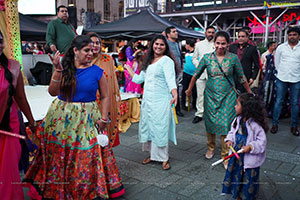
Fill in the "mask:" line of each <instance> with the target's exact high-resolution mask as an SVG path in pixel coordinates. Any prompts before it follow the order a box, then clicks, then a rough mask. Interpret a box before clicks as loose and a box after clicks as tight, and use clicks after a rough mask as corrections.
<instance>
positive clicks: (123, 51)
mask: <svg viewBox="0 0 300 200" xmlns="http://www.w3.org/2000/svg"><path fill="white" fill-rule="evenodd" d="M127 47H128V45H124V46H123V47H122V48H121V49H120V52H119V55H118V60H119V61H124V62H126V61H127V56H126V49H127Z"/></svg>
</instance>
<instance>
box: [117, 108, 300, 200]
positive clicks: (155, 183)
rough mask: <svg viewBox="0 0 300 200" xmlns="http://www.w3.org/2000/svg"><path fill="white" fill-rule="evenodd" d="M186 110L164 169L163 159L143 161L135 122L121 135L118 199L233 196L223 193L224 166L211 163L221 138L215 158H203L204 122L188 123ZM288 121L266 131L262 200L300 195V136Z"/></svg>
mask: <svg viewBox="0 0 300 200" xmlns="http://www.w3.org/2000/svg"><path fill="white" fill-rule="evenodd" d="M184 114H185V117H183V118H179V124H178V125H177V129H176V134H177V143H178V145H174V144H173V143H171V144H170V147H169V154H170V164H171V167H172V168H171V169H170V170H168V171H164V170H162V168H161V163H154V162H153V163H150V164H147V165H142V164H141V161H142V160H143V159H144V158H145V157H147V156H148V153H147V152H142V151H141V144H140V143H138V136H137V135H138V124H133V125H132V126H131V127H130V129H129V130H128V131H127V132H126V133H121V134H120V140H121V145H119V146H118V147H115V148H114V153H115V156H116V159H117V164H118V167H119V170H120V172H121V176H122V178H123V183H124V186H125V195H124V196H123V197H121V198H118V200H121V199H122V200H123V199H124V200H141V199H143V200H160V199H162V200H179V199H182V200H187V199H189V200H191V199H195V200H196V199H197V200H198V199H232V198H231V197H228V196H221V190H222V185H221V184H222V181H223V178H224V175H225V169H224V168H223V165H222V164H220V165H218V166H216V167H214V168H212V167H211V163H213V162H214V161H216V160H218V159H220V157H221V152H220V140H219V137H217V138H218V139H217V151H216V152H215V156H214V158H213V159H212V160H206V159H205V157H204V154H205V152H206V150H207V149H206V136H205V127H204V122H203V121H201V122H200V123H198V124H192V123H191V121H192V119H193V117H194V112H193V110H192V111H191V112H190V113H188V112H185V113H184ZM289 120H290V119H282V120H280V124H279V131H278V133H277V134H275V135H274V134H271V133H268V134H267V138H268V145H267V158H266V160H265V162H264V164H263V166H262V167H261V169H260V181H261V185H260V192H259V198H258V199H260V200H262V199H267V200H269V199H270V200H271V199H272V200H281V199H282V200H285V199H288V200H296V199H298V200H299V199H300V137H295V136H293V135H292V134H291V133H290V127H289ZM270 122H271V121H270ZM270 125H271V124H270Z"/></svg>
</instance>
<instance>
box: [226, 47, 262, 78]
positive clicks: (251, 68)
mask: <svg viewBox="0 0 300 200" xmlns="http://www.w3.org/2000/svg"><path fill="white" fill-rule="evenodd" d="M238 45H239V44H237V43H236V44H232V45H230V47H229V52H231V53H235V54H237V48H238ZM244 48H245V49H244V53H243V56H242V60H240V61H241V64H242V67H243V70H244V74H245V76H246V78H247V81H249V79H250V78H252V79H254V80H255V79H256V77H257V74H258V71H259V57H258V52H257V48H256V46H253V45H251V44H248V43H247V44H246V46H245V47H244Z"/></svg>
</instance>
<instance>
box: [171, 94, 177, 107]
mask: <svg viewBox="0 0 300 200" xmlns="http://www.w3.org/2000/svg"><path fill="white" fill-rule="evenodd" d="M177 98H178V97H177V95H175V96H173V98H172V100H171V105H173V104H174V106H176V105H177Z"/></svg>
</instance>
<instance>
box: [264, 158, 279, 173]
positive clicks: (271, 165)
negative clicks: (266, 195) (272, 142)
mask: <svg viewBox="0 0 300 200" xmlns="http://www.w3.org/2000/svg"><path fill="white" fill-rule="evenodd" d="M280 164H281V162H280V161H277V160H273V159H268V158H267V159H266V160H265V162H264V163H263V165H262V166H261V169H264V170H272V171H276V169H277V168H278V167H279V165H280Z"/></svg>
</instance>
